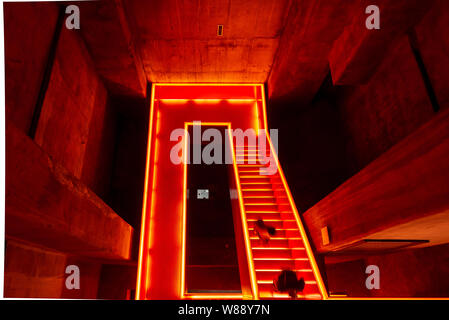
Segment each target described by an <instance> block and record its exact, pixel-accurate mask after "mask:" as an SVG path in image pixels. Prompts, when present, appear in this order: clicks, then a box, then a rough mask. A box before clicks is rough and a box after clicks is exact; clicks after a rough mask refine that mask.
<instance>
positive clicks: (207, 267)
mask: <svg viewBox="0 0 449 320" xmlns="http://www.w3.org/2000/svg"><path fill="white" fill-rule="evenodd" d="M209 128H212V127H210V126H204V125H203V126H201V133H202V132H204V130H206V129H209ZM213 128H215V129H217V130H219V131H220V133H221V137H222V139H223V141H222V142H223V143H222V144H221V146H222V148H223V150H221V151H222V161H221V164H215V163H214V164H204V163H201V164H193V163H191V164H188V165H187V189H188V193H187V194H188V197H187V206H186V209H187V210H186V270H185V273H186V292H187V293H208V292H210V293H212V292H217V293H240V292H241V285H240V276H239V266H238V260H237V250H236V245H235V238H234V225H233V218H232V207H231V198H230V190H229V180H228V179H229V178H230V177H229V172H232V171H230V170H229V169H230V168H229V167H228V166H232V165H227V164H225V161H224V157H225V150H224V148H225V146H224V139H225V138H226V139H227V136H226V135H225V128H227V127H220V126H217V127H213ZM189 135H190V137H191V139H190V149H189V150H190V151H191V152H190V153H191V154H192V150H194V149H193V148H194V144H193V141H192V140H193V139H192V137H193V126H190V127H189ZM208 143H209V142H205V143H202V144H201V150H203V148H204V147H205V145H207V144H208ZM196 147H198V145H197V146H196ZM231 178H232V177H231Z"/></svg>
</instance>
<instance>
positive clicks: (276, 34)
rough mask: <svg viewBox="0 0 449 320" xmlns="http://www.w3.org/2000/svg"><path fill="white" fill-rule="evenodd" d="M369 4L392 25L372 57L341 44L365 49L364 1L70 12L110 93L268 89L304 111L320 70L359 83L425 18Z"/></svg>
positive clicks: (163, 3)
mask: <svg viewBox="0 0 449 320" xmlns="http://www.w3.org/2000/svg"><path fill="white" fill-rule="evenodd" d="M378 2H379V5H381V7H382V12H385V14H384V15H385V17H386V18H385V19H384V20H383V21H384V25H386V26H388V23H387V22H388V20H392V21H399V22H395V24H394V28H392V29H391V30H390V28H385V30H382V33H377V37H381V38H382V39H384V38H385V39H384V41H383V42H382V41H381V42H379V41H376V43H377V44H378V45H377V46H376V50H371V49H370V47H369V46H366V47H367V49H366V48H365V47H360V46H359V47H360V48H359V47H357V43H358V42H357V41H356V42H355V44H354V43H353V42H354V41H352V42H351V43H348V41H347V39H361V40H360V41H365V42H367V43H370V41H371V37H373V33H372V32H371V33H369V32H367V31H366V28H365V27H364V19H365V17H366V14H365V8H366V6H367V5H369V4H370V2H369V1H368V0H313V1H311V0H257V1H255V0H146V1H143V0H114V1H88V2H84V3H81V5H80V6H81V13H82V18H81V20H82V27H81V33H82V35H83V37H84V38H85V41H86V44H87V46H88V48H89V50H90V52H91V54H92V57H93V60H94V63H95V64H96V66H97V70H99V73H100V74H101V75H102V76H103V78H104V79H105V82H106V84H107V85H108V88H109V89H110V91H111V92H112V93H113V94H124V95H137V96H143V95H145V90H146V81H145V80H147V81H149V82H223V83H225V82H237V83H238V82H242V83H268V89H269V97H270V98H272V99H292V98H293V99H295V101H298V102H299V103H301V104H302V105H306V104H307V103H308V102H310V101H311V99H312V98H313V96H314V95H315V94H316V92H317V91H318V90H319V88H320V86H321V84H322V83H323V80H324V79H325V78H326V76H327V75H328V73H329V70H330V69H329V61H331V66H333V67H334V69H335V66H338V67H339V68H338V70H337V71H338V72H337V75H343V76H344V77H343V76H340V77H339V78H338V79H337V80H338V81H339V82H342V84H345V82H348V83H350V84H353V83H357V82H358V81H359V79H364V78H369V76H370V72H371V71H372V70H373V69H375V66H376V65H377V64H378V63H379V61H381V59H382V57H383V53H384V52H386V48H388V46H389V44H390V43H391V42H392V41H394V39H395V37H397V36H399V35H401V34H403V33H404V32H405V30H406V29H409V28H410V26H412V25H413V24H414V23H416V21H417V20H419V17H420V15H422V12H425V11H426V10H423V5H422V3H423V2H422V1H421V0H378ZM427 6H428V5H427ZM404 8H405V9H407V10H405V11H404V13H403V14H402V16H401V14H400V13H401V12H402V11H401V10H402V9H404ZM414 12H415V13H419V14H412V13H414ZM398 15H399V16H400V17H399V18H400V19H399V18H398ZM410 17H411V18H410ZM218 25H223V28H224V29H223V36H218V35H217V26H218ZM393 31H394V32H393ZM346 34H350V35H351V36H349V38H348V36H345V35H346ZM383 34H386V35H389V36H388V37H387V36H385V37H384V36H383ZM392 34H393V35H392ZM375 40H376V39H375ZM360 41H359V42H360ZM379 43H380V44H379ZM353 47H355V48H356V49H357V50H356V49H354V50H352V48H353ZM347 52H352V53H353V52H355V54H354V55H352V56H348V55H347V54H346V53H347ZM330 53H332V55H331V60H329V57H330ZM360 57H361V58H360ZM353 60H354V61H353ZM367 63H368V64H370V65H372V66H373V67H372V68H367V67H366V64H367ZM354 65H355V66H356V70H357V71H358V73H357V74H355V75H354V71H353V70H352V69H354ZM360 65H362V66H363V67H360ZM351 67H352V69H351ZM360 70H361V71H362V72H360ZM333 71H334V70H333ZM363 72H364V73H363ZM333 76H334V75H333ZM334 81H335V79H334Z"/></svg>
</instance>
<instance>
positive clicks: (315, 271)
mask: <svg viewBox="0 0 449 320" xmlns="http://www.w3.org/2000/svg"><path fill="white" fill-rule="evenodd" d="M260 88H261V90H262V110H263V120H264V128H265V129H266V136H267V139H268V145H269V147H270V150H271V154H272V155H273V157H274V159H275V162H276V166H277V168H278V172H279V176H280V177H281V181H282V185H283V187H284V189H285V192H286V193H287V198H288V202H289V204H290V206H291V208H292V209H293V215H294V216H295V219H296V222H297V225H298V227H299V231H300V234H301V238H302V239H303V243H304V246H305V249H306V252H307V257H308V258H309V261H310V265H311V266H312V270H313V274H314V276H315V279H316V280H317V282H318V288H319V290H320V293H321V296H322V297H323V299H327V298H328V295H327V290H326V287H325V286H324V282H323V279H322V278H321V274H320V272H319V269H318V266H317V264H316V261H315V256H314V255H313V252H312V249H311V247H310V244H309V241H308V239H307V235H306V232H305V230H304V226H303V225H302V222H301V219H300V218H299V214H298V209H297V208H296V205H295V202H294V201H293V197H292V195H291V192H290V188H289V187H288V184H287V181H286V179H285V176H284V172H283V171H282V168H281V166H280V164H279V159H278V157H277V154H276V152H275V150H274V147H273V144H272V142H271V138H270V134H269V130H268V125H267V110H266V102H265V94H264V91H263V85H261V87H260Z"/></svg>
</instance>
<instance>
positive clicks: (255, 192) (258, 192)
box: [242, 188, 274, 198]
mask: <svg viewBox="0 0 449 320" xmlns="http://www.w3.org/2000/svg"><path fill="white" fill-rule="evenodd" d="M242 195H243V198H245V197H246V196H271V197H273V196H274V193H273V190H271V189H260V188H258V189H245V188H242Z"/></svg>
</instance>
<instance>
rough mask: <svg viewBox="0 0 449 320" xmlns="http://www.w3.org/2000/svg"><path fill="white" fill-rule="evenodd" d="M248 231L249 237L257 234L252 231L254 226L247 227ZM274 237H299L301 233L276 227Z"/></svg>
mask: <svg viewBox="0 0 449 320" xmlns="http://www.w3.org/2000/svg"><path fill="white" fill-rule="evenodd" d="M248 233H249V235H250V236H251V237H256V236H257V234H256V233H255V232H254V228H248ZM274 237H277V238H292V237H293V238H299V237H301V234H300V232H299V230H281V229H277V230H276V233H275V235H274Z"/></svg>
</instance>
